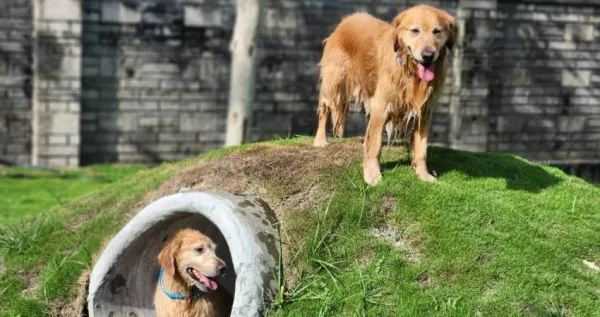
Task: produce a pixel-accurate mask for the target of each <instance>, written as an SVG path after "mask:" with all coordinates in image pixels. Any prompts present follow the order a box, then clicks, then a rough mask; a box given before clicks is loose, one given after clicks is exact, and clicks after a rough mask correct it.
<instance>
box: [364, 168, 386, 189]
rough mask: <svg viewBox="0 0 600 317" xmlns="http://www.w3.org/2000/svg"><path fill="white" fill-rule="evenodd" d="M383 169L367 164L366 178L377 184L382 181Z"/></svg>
mask: <svg viewBox="0 0 600 317" xmlns="http://www.w3.org/2000/svg"><path fill="white" fill-rule="evenodd" d="M381 178H382V176H381V171H380V170H379V166H365V168H364V179H365V182H366V183H367V184H369V185H375V184H377V183H379V182H380V181H381Z"/></svg>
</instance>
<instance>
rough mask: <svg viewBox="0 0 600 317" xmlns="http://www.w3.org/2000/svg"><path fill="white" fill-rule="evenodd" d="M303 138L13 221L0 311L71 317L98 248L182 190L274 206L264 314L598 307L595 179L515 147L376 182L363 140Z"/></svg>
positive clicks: (394, 171) (535, 311) (586, 310)
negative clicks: (249, 197)
mask: <svg viewBox="0 0 600 317" xmlns="http://www.w3.org/2000/svg"><path fill="white" fill-rule="evenodd" d="M310 143H311V140H310V139H306V138H300V139H293V140H282V141H277V142H270V143H260V144H253V145H245V146H242V147H238V148H230V149H224V150H220V151H216V152H211V153H208V154H206V155H203V156H202V157H200V158H195V159H190V160H186V161H183V162H179V163H176V164H165V165H162V166H159V167H157V168H154V169H152V170H148V171H142V172H140V173H138V174H136V175H135V176H133V177H132V178H129V179H127V180H124V181H117V182H115V183H113V184H110V185H108V186H106V187H105V188H103V189H101V190H99V191H97V192H96V193H94V194H91V195H87V196H85V197H83V198H81V199H78V200H76V201H74V202H72V203H67V204H64V205H62V206H60V207H58V208H56V209H55V210H54V212H53V213H52V214H50V215H48V216H47V217H46V218H44V219H43V220H38V219H35V218H34V220H32V221H30V222H28V223H27V224H24V225H21V226H19V227H18V230H15V231H13V232H10V233H8V234H9V235H10V236H11V237H13V236H14V237H17V240H19V241H20V242H19V244H18V245H19V247H18V248H15V247H7V245H6V244H3V243H2V242H0V252H1V258H0V259H1V260H0V261H1V265H2V266H3V270H4V273H3V274H2V275H1V276H2V277H0V297H2V299H3V300H2V301H0V316H1V315H6V316H16V315H18V314H20V315H21V316H41V315H43V314H44V313H50V314H54V315H63V316H76V315H78V314H79V315H80V311H81V304H82V298H83V296H82V294H83V291H82V290H84V285H85V276H86V275H85V272H86V271H88V270H89V268H90V267H91V265H92V263H93V259H94V255H95V254H97V253H98V252H99V251H100V250H101V246H102V243H103V242H104V241H105V240H106V239H107V238H109V237H110V236H111V235H113V234H114V233H115V232H116V231H117V230H118V228H120V226H122V225H123V224H124V223H125V222H126V221H127V220H128V219H129V217H131V216H132V215H134V214H135V213H137V212H138V211H139V210H140V209H141V208H142V207H143V206H145V205H146V204H148V203H149V202H151V201H153V200H154V199H156V198H158V197H161V196H164V195H167V194H171V193H175V192H177V191H178V190H179V189H180V188H181V187H183V186H185V187H191V188H193V189H197V190H212V191H227V192H231V193H238V194H253V195H260V196H261V197H263V198H265V199H266V200H267V201H268V202H269V203H270V205H271V206H272V207H273V209H275V210H276V212H277V214H278V217H279V219H280V220H281V221H282V224H283V229H284V230H283V233H284V234H283V239H282V240H283V242H284V267H285V270H284V272H283V279H282V280H281V281H280V282H281V284H282V285H285V286H286V287H285V288H282V289H284V291H282V292H281V293H280V296H279V297H278V298H277V300H276V302H275V305H274V306H273V307H272V309H271V311H270V314H271V315H273V316H398V315H402V316H600V301H599V299H598V298H599V297H600V286H598V285H600V272H599V270H600V269H599V268H598V267H597V266H596V265H597V264H598V263H600V207H599V206H600V189H599V188H597V187H595V186H592V185H589V184H587V183H585V182H584V181H582V180H580V179H577V178H574V177H569V176H567V175H565V174H564V173H563V172H561V171H559V170H558V169H554V168H549V167H542V166H539V165H535V164H531V163H529V162H527V161H524V160H522V159H520V158H517V157H514V156H510V155H503V154H474V153H468V152H460V151H453V150H448V149H442V148H430V151H429V153H430V154H429V167H430V169H431V170H433V171H435V173H436V174H437V175H438V176H439V182H437V183H435V184H428V183H424V182H421V181H419V180H418V179H417V178H416V177H415V175H414V174H413V173H412V172H411V170H410V168H409V166H408V162H407V153H406V152H405V151H404V150H403V149H398V148H395V149H390V150H387V151H385V152H384V154H383V160H384V162H385V163H384V165H383V168H384V171H383V173H384V180H383V182H382V183H380V184H379V185H377V186H375V187H367V186H366V185H365V184H364V182H363V181H362V175H361V168H360V166H361V164H360V162H361V158H362V147H361V142H360V140H357V139H347V140H343V141H336V142H334V143H332V144H331V145H330V146H328V147H327V148H325V149H316V148H313V147H311V146H310ZM6 235H7V233H6V231H5V232H4V233H3V235H2V236H0V239H3V238H4V239H5V236H6ZM0 241H1V240H0ZM82 273H83V274H82ZM81 276H83V277H81ZM4 299H7V300H4Z"/></svg>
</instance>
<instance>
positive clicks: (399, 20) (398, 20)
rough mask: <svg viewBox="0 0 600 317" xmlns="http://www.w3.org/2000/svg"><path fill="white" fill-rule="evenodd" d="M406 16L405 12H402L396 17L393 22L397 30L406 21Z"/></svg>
mask: <svg viewBox="0 0 600 317" xmlns="http://www.w3.org/2000/svg"><path fill="white" fill-rule="evenodd" d="M405 15H406V13H405V11H403V12H400V13H399V14H398V15H396V17H395V18H394V19H393V20H392V26H393V27H394V29H397V28H398V27H399V26H400V25H402V20H403V19H404V16H405Z"/></svg>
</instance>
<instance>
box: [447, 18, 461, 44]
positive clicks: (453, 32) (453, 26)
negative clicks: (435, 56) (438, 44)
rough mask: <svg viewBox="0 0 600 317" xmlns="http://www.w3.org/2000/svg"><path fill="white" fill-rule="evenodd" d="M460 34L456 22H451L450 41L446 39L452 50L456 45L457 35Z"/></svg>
mask: <svg viewBox="0 0 600 317" xmlns="http://www.w3.org/2000/svg"><path fill="white" fill-rule="evenodd" d="M457 34H458V27H457V26H456V24H454V23H451V24H449V25H448V41H446V47H447V48H448V49H449V50H452V48H453V47H454V40H455V38H456V35H457Z"/></svg>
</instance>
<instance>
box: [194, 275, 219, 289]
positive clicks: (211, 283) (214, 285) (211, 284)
mask: <svg viewBox="0 0 600 317" xmlns="http://www.w3.org/2000/svg"><path fill="white" fill-rule="evenodd" d="M196 276H198V278H199V279H200V281H202V283H204V285H206V286H208V288H210V290H211V291H216V290H217V288H219V284H217V282H215V281H213V280H211V279H209V278H208V277H206V276H204V274H202V273H200V274H197V275H196Z"/></svg>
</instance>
